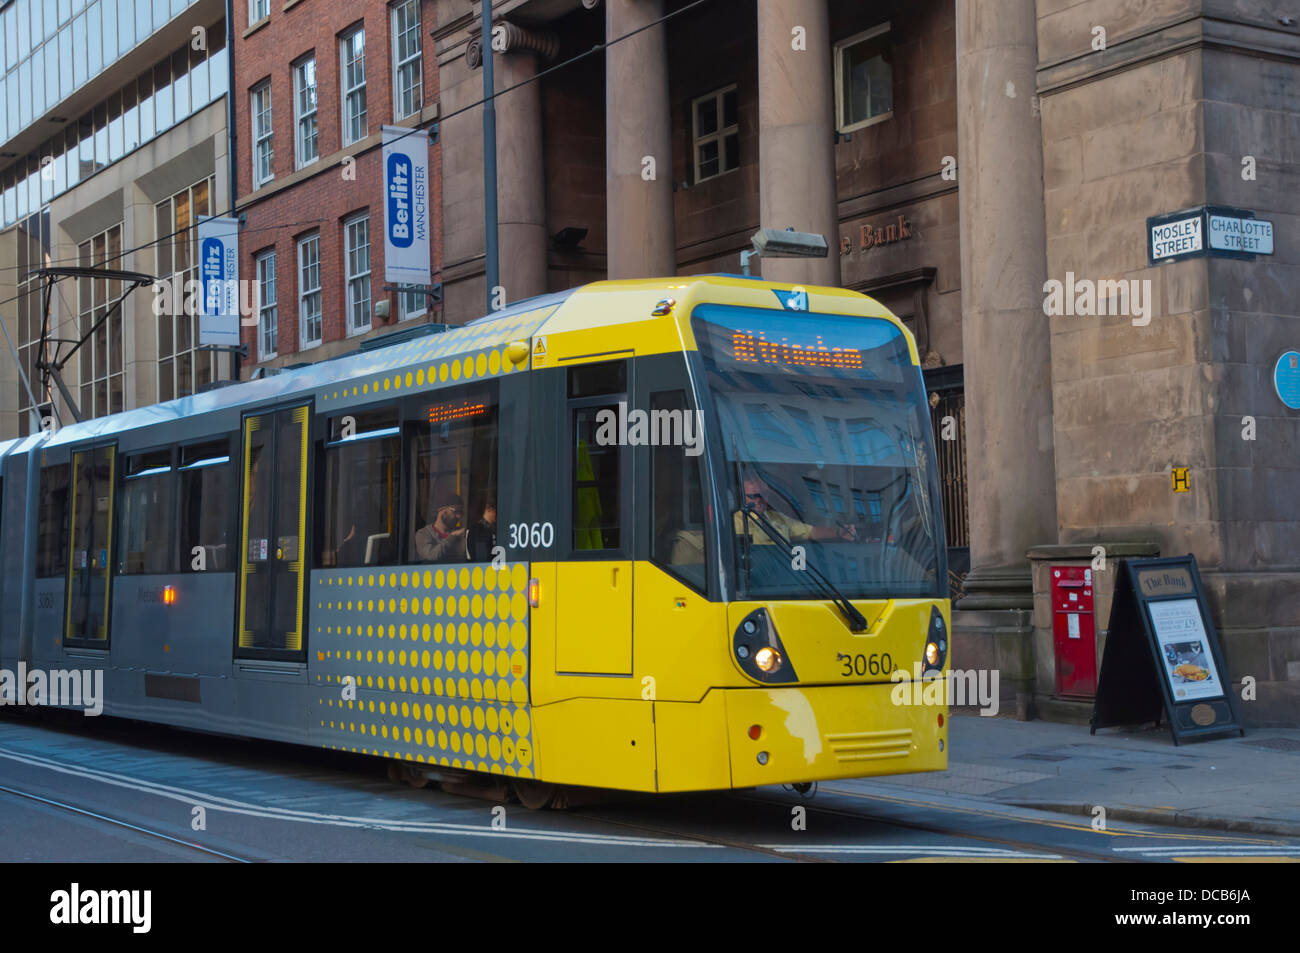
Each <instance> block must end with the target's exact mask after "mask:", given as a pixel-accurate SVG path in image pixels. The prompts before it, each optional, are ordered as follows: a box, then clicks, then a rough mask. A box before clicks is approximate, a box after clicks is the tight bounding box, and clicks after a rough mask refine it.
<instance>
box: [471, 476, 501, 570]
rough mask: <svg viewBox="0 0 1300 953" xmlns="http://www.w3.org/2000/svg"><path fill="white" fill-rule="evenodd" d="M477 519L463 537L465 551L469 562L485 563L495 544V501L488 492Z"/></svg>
mask: <svg viewBox="0 0 1300 953" xmlns="http://www.w3.org/2000/svg"><path fill="white" fill-rule="evenodd" d="M480 512H481V513H482V514H483V515H482V516H481V517H480V518H479V520H478V522H476V523H475V524H474V525H473V526H471V527H470V528H469V531H468V532H467V533H466V535H465V550H466V552H467V554H468V556H469V559H470V561H471V562H476V563H480V562H487V561H488V560H489V559H491V558H492V549H493V547H495V546H496V544H497V499H496V494H495V493H492V492H488V493H486V494H484V496H483V505H482V509H481V511H480Z"/></svg>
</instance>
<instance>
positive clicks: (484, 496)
mask: <svg viewBox="0 0 1300 953" xmlns="http://www.w3.org/2000/svg"><path fill="white" fill-rule="evenodd" d="M435 394H436V400H435V401H433V402H432V403H421V404H419V413H420V416H421V421H420V423H418V424H414V425H412V426H411V427H410V428H409V430H408V434H409V436H410V439H411V443H412V453H411V468H412V472H411V480H410V486H412V487H413V488H414V495H413V498H412V501H411V503H412V505H411V516H410V520H411V525H410V527H409V530H410V532H409V534H408V538H409V540H410V542H409V543H408V551H407V559H408V560H409V561H410V562H418V563H433V562H437V563H462V562H486V561H487V560H489V559H491V558H492V547H493V546H494V545H495V544H496V491H497V406H496V405H497V398H496V390H495V388H492V389H470V388H458V389H456V390H449V391H437V392H435Z"/></svg>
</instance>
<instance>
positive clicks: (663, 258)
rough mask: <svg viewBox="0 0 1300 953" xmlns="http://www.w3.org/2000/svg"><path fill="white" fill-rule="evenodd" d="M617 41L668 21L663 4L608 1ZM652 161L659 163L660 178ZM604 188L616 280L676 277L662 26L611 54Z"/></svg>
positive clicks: (608, 24) (608, 22)
mask: <svg viewBox="0 0 1300 953" xmlns="http://www.w3.org/2000/svg"><path fill="white" fill-rule="evenodd" d="M605 8H606V14H605V37H606V40H607V41H612V40H614V39H615V38H617V37H620V36H624V35H625V34H627V33H630V32H631V31H633V30H636V29H638V28H639V27H643V26H645V25H646V24H647V23H650V22H653V21H654V20H657V19H659V18H660V17H661V16H663V12H664V2H663V0H608V2H607V3H606V4H605ZM647 159H652V160H653V162H654V177H653V178H651V179H647V178H646V176H648V175H649V174H650V173H649V171H646V170H648V166H649V163H647V161H646V160H647ZM605 188H606V192H607V203H608V210H609V211H608V219H607V221H608V231H609V238H608V256H609V258H608V261H609V265H608V270H609V277H610V278H648V277H653V276H670V275H674V274H676V272H677V253H676V239H675V237H674V232H673V174H672V142H671V139H670V134H669V112H668V49H667V39H666V37H665V34H664V28H663V26H657V27H653V28H652V29H649V30H642V31H641V32H640V33H638V34H636V35H635V36H633V37H631V38H629V39H626V40H623V41H621V42H619V43H615V44H613V45H612V46H609V47H607V48H606V50H605Z"/></svg>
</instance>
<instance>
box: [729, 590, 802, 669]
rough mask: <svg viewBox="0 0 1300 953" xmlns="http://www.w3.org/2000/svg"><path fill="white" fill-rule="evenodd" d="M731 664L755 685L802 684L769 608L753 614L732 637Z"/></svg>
mask: <svg viewBox="0 0 1300 953" xmlns="http://www.w3.org/2000/svg"><path fill="white" fill-rule="evenodd" d="M731 650H732V656H731V658H732V661H734V662H735V663H736V666H737V667H738V668H739V669H740V670H741V671H742V672H744V674H745V675H746V676H747V677H749V678H752V679H753V680H754V681H756V682H762V683H765V684H768V685H784V684H788V683H791V682H797V681H799V675H798V673H796V672H795V664H794V661H793V660H792V659H791V658H790V653H789V652H787V651H786V647H785V646H784V645H783V644H782V643H781V636H779V635H778V634H777V631H776V626H775V625H774V624H773V622H772V617H771V616H770V615H768V612H767V609H765V608H760V609H755V610H754V611H753V612H750V613H749V614H748V615H746V616H745V617H744V618H743V619H741V620H740V624H739V625H737V626H736V629H735V631H734V632H733V633H732V634H731Z"/></svg>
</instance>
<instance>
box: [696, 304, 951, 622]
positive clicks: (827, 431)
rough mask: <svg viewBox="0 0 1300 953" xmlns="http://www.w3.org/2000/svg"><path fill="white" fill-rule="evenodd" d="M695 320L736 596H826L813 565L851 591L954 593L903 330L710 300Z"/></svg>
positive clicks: (861, 594) (874, 321) (924, 416)
mask: <svg viewBox="0 0 1300 953" xmlns="http://www.w3.org/2000/svg"><path fill="white" fill-rule="evenodd" d="M692 323H693V327H694V330H695V338H696V341H697V343H698V345H699V349H700V354H701V356H702V358H703V363H704V371H705V380H706V386H707V390H708V392H709V394H710V395H711V402H712V404H713V413H714V414H716V417H715V421H714V423H715V426H714V427H713V428H712V429H713V433H715V434H718V435H719V439H720V441H721V443H722V445H723V452H722V453H721V454H718V455H716V456H715V458H714V459H715V461H716V463H717V465H719V466H721V467H723V470H724V472H722V473H721V474H720V477H721V480H720V482H721V484H722V485H723V486H724V487H726V488H727V489H726V490H725V491H724V499H723V503H724V510H726V509H730V510H731V513H732V520H731V525H730V526H729V527H728V528H729V529H731V530H732V532H731V533H729V534H728V535H729V536H730V544H731V553H730V559H731V560H732V564H733V565H734V577H733V578H735V579H736V581H737V582H736V585H737V589H738V594H739V595H740V596H741V597H742V598H782V599H796V598H825V595H824V590H821V589H819V588H818V586H817V584H816V582H815V580H814V579H813V578H812V577H813V576H814V575H815V573H810V572H807V571H806V569H807V567H812V568H813V569H816V570H820V572H821V574H822V575H824V576H825V577H826V578H828V579H829V580H830V581H831V582H832V583H833V584H834V586H835V588H837V589H838V590H839V591H840V592H841V593H842V594H843V595H844V596H846V597H849V598H882V597H906V596H940V595H943V594H944V593H945V592H946V579H944V578H943V577H944V571H943V566H944V551H943V549H942V546H943V528H942V523H941V520H940V515H939V506H938V500H939V494H938V486H937V479H936V474H935V466H934V450H933V447H932V445H931V441H930V415H929V409H928V406H927V404H926V395H925V389H924V386H923V384H922V380H921V374H920V372H919V370H918V369H917V367H916V366H915V365H914V364H912V362H911V358H910V357H909V354H908V347H907V340H906V338H905V337H904V335H903V334H902V332H901V331H899V329H898V328H897V327H896V326H895V325H893V324H892V323H890V322H888V321H884V320H881V319H878V318H860V317H846V316H842V315H826V314H809V313H807V312H799V313H791V312H774V311H767V310H758V309H750V308H740V307H733V306H730V305H701V306H700V307H698V308H696V310H695V312H694V314H693V317H692ZM742 508H743V509H747V510H748V513H749V516H748V518H747V516H746V514H745V513H744V512H742ZM754 517H758V518H754ZM765 527H767V528H771V529H773V530H775V531H776V534H777V535H778V537H784V539H785V540H786V541H788V542H789V543H790V544H791V546H793V547H800V548H797V549H793V550H787V549H786V548H785V546H784V545H783V543H782V541H781V540H780V539H778V540H774V539H773V538H772V537H771V536H769V534H768V532H767V529H766V528H765ZM725 546H726V543H725V541H724V549H725ZM725 558H728V557H727V556H726V555H725V554H724V559H725Z"/></svg>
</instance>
